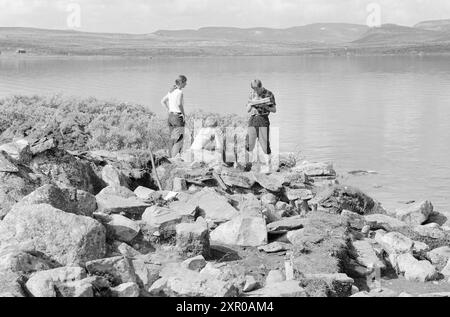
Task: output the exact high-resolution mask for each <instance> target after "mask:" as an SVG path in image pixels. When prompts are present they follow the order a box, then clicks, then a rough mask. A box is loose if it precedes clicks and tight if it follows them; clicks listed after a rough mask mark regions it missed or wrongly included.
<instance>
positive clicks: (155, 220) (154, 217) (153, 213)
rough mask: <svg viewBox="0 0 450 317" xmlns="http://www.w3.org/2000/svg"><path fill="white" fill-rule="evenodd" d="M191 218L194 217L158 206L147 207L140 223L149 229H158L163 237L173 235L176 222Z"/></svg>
mask: <svg viewBox="0 0 450 317" xmlns="http://www.w3.org/2000/svg"><path fill="white" fill-rule="evenodd" d="M193 219H194V217H192V216H190V215H185V214H182V213H180V212H178V211H176V210H173V209H170V208H164V207H158V206H152V207H150V208H147V209H146V210H145V212H144V214H143V215H142V223H143V224H144V225H145V226H146V227H147V228H149V229H150V230H154V231H158V232H159V235H160V236H161V237H162V238H164V239H165V238H169V237H171V236H174V235H175V232H176V228H175V227H176V225H177V224H180V223H181V222H183V221H186V222H188V221H190V220H193Z"/></svg>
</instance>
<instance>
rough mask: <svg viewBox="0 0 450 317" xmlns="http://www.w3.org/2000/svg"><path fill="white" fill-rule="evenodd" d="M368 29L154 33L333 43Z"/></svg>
mask: <svg viewBox="0 0 450 317" xmlns="http://www.w3.org/2000/svg"><path fill="white" fill-rule="evenodd" d="M367 30H368V27H367V26H364V25H358V24H345V23H317V24H309V25H305V26H297V27H292V28H287V29H271V28H251V29H241V28H225V27H206V28H201V29H198V30H180V31H169V30H160V31H157V32H155V33H154V34H155V35H157V36H161V37H166V38H178V39H202V40H205V39H207V40H219V39H221V40H228V41H255V42H289V43H301V42H303V43H305V42H316V43H327V44H336V43H347V42H351V41H354V40H356V39H358V38H360V37H361V36H362V35H363V34H364V33H365V32H367Z"/></svg>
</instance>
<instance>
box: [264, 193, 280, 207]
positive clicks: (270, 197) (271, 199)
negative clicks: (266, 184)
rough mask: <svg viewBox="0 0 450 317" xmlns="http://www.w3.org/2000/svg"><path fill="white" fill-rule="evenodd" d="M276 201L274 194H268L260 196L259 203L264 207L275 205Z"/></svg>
mask: <svg viewBox="0 0 450 317" xmlns="http://www.w3.org/2000/svg"><path fill="white" fill-rule="evenodd" d="M277 201H278V199H277V196H275V195H274V194H271V193H268V194H264V195H262V196H261V202H262V203H263V204H266V205H275V204H276V203H277Z"/></svg>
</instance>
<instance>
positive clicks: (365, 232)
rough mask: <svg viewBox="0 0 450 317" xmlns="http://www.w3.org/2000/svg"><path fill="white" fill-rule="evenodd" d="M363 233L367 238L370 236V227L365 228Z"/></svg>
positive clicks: (362, 230)
mask: <svg viewBox="0 0 450 317" xmlns="http://www.w3.org/2000/svg"><path fill="white" fill-rule="evenodd" d="M361 233H362V234H363V235H365V236H367V235H369V233H370V226H367V225H366V226H364V227H363V228H362V229H361Z"/></svg>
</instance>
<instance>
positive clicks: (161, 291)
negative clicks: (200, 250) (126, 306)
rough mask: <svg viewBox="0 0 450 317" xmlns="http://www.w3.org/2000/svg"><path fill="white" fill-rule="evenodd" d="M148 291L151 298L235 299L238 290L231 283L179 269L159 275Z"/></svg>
mask: <svg viewBox="0 0 450 317" xmlns="http://www.w3.org/2000/svg"><path fill="white" fill-rule="evenodd" d="M161 275H162V277H161V279H159V280H157V281H156V282H155V283H153V285H152V286H151V287H150V289H149V293H150V295H151V296H166V297H222V298H224V297H236V296H237V295H238V289H237V288H236V286H235V285H233V284H232V283H226V282H223V281H220V280H217V279H214V278H211V277H209V276H205V275H202V274H201V273H198V272H195V271H191V270H188V269H183V268H181V267H180V268H179V269H177V270H171V272H170V274H167V275H166V274H164V273H161Z"/></svg>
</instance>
